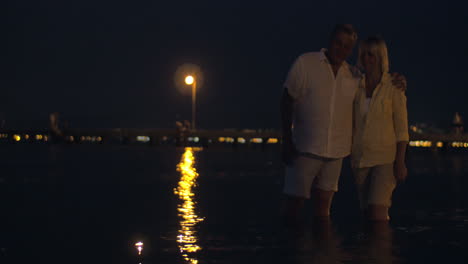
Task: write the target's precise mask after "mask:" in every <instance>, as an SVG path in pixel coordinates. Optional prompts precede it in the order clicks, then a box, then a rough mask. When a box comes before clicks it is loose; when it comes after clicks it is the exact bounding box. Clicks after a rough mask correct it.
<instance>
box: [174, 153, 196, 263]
mask: <svg viewBox="0 0 468 264" xmlns="http://www.w3.org/2000/svg"><path fill="white" fill-rule="evenodd" d="M200 150H201V148H185V152H184V154H183V155H182V158H181V161H180V163H179V164H178V165H177V171H179V172H180V174H181V177H180V181H179V184H178V186H177V188H174V194H176V195H178V196H179V199H180V201H181V202H180V203H179V205H178V208H177V210H178V211H179V217H180V218H181V219H180V229H179V235H178V236H177V242H178V244H179V248H180V253H181V254H182V257H183V258H184V259H185V260H186V261H187V262H188V263H190V264H196V263H198V260H197V259H196V258H195V257H193V253H195V252H197V251H199V250H201V249H202V248H201V247H200V246H199V245H198V244H197V236H196V230H195V227H196V225H197V223H199V222H201V221H203V218H202V217H199V216H198V215H196V213H195V205H196V203H195V201H194V196H195V193H194V192H193V188H194V187H195V186H196V179H197V177H198V173H197V171H196V169H195V167H194V164H195V156H194V152H195V151H200ZM190 255H192V256H190Z"/></svg>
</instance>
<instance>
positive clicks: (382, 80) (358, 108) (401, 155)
mask: <svg viewBox="0 0 468 264" xmlns="http://www.w3.org/2000/svg"><path fill="white" fill-rule="evenodd" d="M358 66H359V67H360V68H361V69H362V70H363V71H364V73H365V74H364V76H363V78H362V80H361V82H360V84H359V89H358V91H357V94H356V98H355V102H354V109H353V110H354V133H353V135H354V138H353V149H352V153H351V162H352V167H353V172H354V176H355V180H356V184H357V189H358V193H359V199H360V204H361V210H363V211H364V213H365V215H366V216H367V218H368V220H372V221H388V219H389V216H388V209H389V208H390V206H391V198H392V192H393V190H394V189H395V187H396V183H397V181H402V180H404V179H405V178H406V176H407V169H406V165H405V153H406V146H407V144H408V138H409V136H408V118H407V110H406V96H405V94H404V91H402V90H401V89H397V88H396V87H395V86H394V85H392V78H391V77H390V75H389V73H388V71H389V62H388V52H387V46H386V44H385V41H384V40H383V39H381V38H379V37H370V38H368V39H366V40H364V41H362V42H361V44H360V46H359V58H358Z"/></svg>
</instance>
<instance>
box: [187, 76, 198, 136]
mask: <svg viewBox="0 0 468 264" xmlns="http://www.w3.org/2000/svg"><path fill="white" fill-rule="evenodd" d="M185 83H186V84H187V85H191V86H192V130H195V129H196V126H195V112H196V100H197V81H196V80H195V78H194V77H193V76H192V75H188V76H186V77H185Z"/></svg>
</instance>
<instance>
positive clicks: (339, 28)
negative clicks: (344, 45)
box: [330, 24, 358, 41]
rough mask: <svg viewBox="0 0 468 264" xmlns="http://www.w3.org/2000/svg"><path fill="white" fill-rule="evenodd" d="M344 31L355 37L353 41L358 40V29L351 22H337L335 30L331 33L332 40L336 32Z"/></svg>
mask: <svg viewBox="0 0 468 264" xmlns="http://www.w3.org/2000/svg"><path fill="white" fill-rule="evenodd" d="M340 32H343V33H346V34H348V35H350V36H351V37H352V38H353V41H356V40H357V38H358V36H357V31H356V29H355V28H354V27H353V25H351V24H336V25H335V27H334V28H333V31H332V33H331V35H330V40H332V39H333V38H334V37H335V36H336V34H338V33H340Z"/></svg>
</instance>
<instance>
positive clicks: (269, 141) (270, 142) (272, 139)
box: [267, 138, 278, 144]
mask: <svg viewBox="0 0 468 264" xmlns="http://www.w3.org/2000/svg"><path fill="white" fill-rule="evenodd" d="M276 143H278V139H277V138H269V139H268V140H267V144H276Z"/></svg>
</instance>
